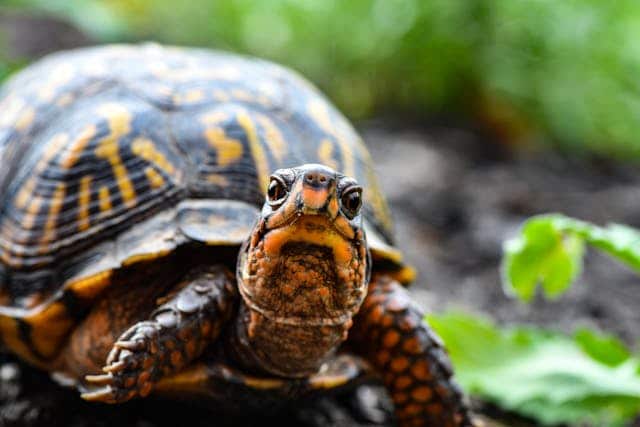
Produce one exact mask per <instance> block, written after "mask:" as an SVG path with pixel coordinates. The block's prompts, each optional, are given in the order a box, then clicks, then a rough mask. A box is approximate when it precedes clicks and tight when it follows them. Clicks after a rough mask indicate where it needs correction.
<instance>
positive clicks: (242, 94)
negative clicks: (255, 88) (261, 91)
mask: <svg viewBox="0 0 640 427" xmlns="http://www.w3.org/2000/svg"><path fill="white" fill-rule="evenodd" d="M231 95H232V96H233V97H234V98H235V99H237V100H238V101H247V102H251V101H253V96H252V95H251V94H250V93H249V92H247V91H246V90H243V89H233V90H232V91H231Z"/></svg>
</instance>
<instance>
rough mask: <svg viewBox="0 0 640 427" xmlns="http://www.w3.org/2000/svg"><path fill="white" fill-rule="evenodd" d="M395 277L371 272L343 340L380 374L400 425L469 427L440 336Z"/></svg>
mask: <svg viewBox="0 0 640 427" xmlns="http://www.w3.org/2000/svg"><path fill="white" fill-rule="evenodd" d="M423 318H424V315H423V313H422V312H421V311H420V310H419V309H418V308H417V307H416V306H415V305H414V304H412V303H411V299H410V296H409V294H408V292H407V291H406V289H404V288H403V287H402V286H401V285H400V284H399V283H398V282H396V281H394V280H392V279H390V278H389V277H388V276H385V275H374V276H373V278H372V280H371V283H370V284H369V294H368V296H367V298H366V299H365V301H364V303H363V305H362V308H361V310H360V313H359V314H358V315H357V316H356V318H355V319H354V326H353V328H352V330H351V334H350V337H349V340H350V341H349V344H352V347H353V348H354V349H355V350H356V352H358V353H360V355H361V356H362V357H364V358H365V359H367V360H368V361H369V362H370V363H371V364H372V365H373V366H375V367H376V368H377V370H378V371H379V372H381V373H383V375H382V379H383V381H384V383H385V385H386V387H387V389H388V390H389V392H390V393H391V397H392V399H393V402H394V404H395V408H396V417H397V419H398V422H399V424H400V425H401V426H403V427H404V426H407V427H408V426H416V427H417V426H438V427H463V426H464V427H467V426H473V425H474V421H472V419H471V415H470V411H469V409H468V407H467V406H466V404H465V402H464V399H463V396H462V392H461V391H460V389H459V387H458V385H457V384H456V383H455V381H454V380H453V378H452V375H453V372H452V369H451V364H450V361H449V357H448V355H447V353H446V351H445V349H444V347H443V344H442V341H441V340H440V338H439V337H438V336H436V335H435V334H434V332H433V331H432V330H431V328H430V327H429V326H428V325H427V323H426V322H425V321H424V320H423Z"/></svg>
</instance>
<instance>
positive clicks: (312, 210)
mask: <svg viewBox="0 0 640 427" xmlns="http://www.w3.org/2000/svg"><path fill="white" fill-rule="evenodd" d="M300 183H301V186H302V188H301V191H300V192H299V197H298V200H297V206H296V207H297V210H298V212H300V213H302V214H304V215H326V216H328V217H329V218H335V216H336V215H337V207H338V204H337V200H336V177H335V174H332V173H330V171H328V170H326V169H325V168H313V169H309V170H306V171H305V172H304V173H303V174H302V176H301V177H300ZM332 202H333V203H332ZM332 205H335V206H332Z"/></svg>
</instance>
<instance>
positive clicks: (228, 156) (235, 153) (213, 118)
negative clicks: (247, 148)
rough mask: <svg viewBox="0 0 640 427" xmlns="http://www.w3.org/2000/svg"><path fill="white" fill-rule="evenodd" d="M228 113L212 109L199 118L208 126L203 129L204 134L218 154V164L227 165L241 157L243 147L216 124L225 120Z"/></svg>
mask: <svg viewBox="0 0 640 427" xmlns="http://www.w3.org/2000/svg"><path fill="white" fill-rule="evenodd" d="M228 118H229V116H228V114H226V113H224V112H222V111H213V112H211V113H208V114H205V115H203V116H202V117H201V118H200V120H201V121H202V122H203V123H204V124H205V125H207V126H211V125H214V127H208V128H207V129H206V130H205V131H204V136H205V138H206V139H207V141H208V142H209V145H211V146H212V147H213V148H214V149H215V150H216V154H217V156H218V165H220V166H227V165H229V164H231V163H233V162H236V161H238V160H239V159H241V158H242V153H243V147H242V142H240V141H238V140H237V139H233V138H229V137H227V135H226V133H225V132H224V129H222V128H221V127H220V126H217V124H219V123H221V122H223V121H225V120H227V119H228Z"/></svg>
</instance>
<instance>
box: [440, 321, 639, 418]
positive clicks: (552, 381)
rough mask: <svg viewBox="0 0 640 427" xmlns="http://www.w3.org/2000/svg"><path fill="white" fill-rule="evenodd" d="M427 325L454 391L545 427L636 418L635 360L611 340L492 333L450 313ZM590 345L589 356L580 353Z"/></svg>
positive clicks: (520, 331)
mask: <svg viewBox="0 0 640 427" xmlns="http://www.w3.org/2000/svg"><path fill="white" fill-rule="evenodd" d="M428 320H429V322H430V323H431V325H432V326H433V327H434V329H435V330H436V332H437V333H438V334H439V335H440V336H441V337H442V338H443V339H444V341H445V342H446V345H447V348H448V350H449V353H450V355H451V358H452V361H453V364H454V366H455V371H456V376H457V378H458V381H460V383H461V384H462V386H463V387H464V388H465V389H466V390H467V391H468V392H469V393H471V394H474V395H476V396H478V397H480V398H483V399H485V400H487V401H491V402H493V403H495V404H497V405H499V406H500V407H502V408H505V409H507V410H510V411H515V412H518V413H520V414H522V415H525V416H528V417H532V418H535V419H536V420H538V421H539V422H540V423H542V424H545V425H553V424H560V423H567V424H579V423H587V424H588V425H593V426H618V425H622V424H624V423H625V422H627V421H629V420H630V419H631V418H632V417H633V416H634V415H636V414H637V413H638V412H640V376H639V375H638V374H637V370H638V367H639V366H640V360H638V359H637V358H635V357H631V356H630V355H629V353H628V352H626V349H624V351H622V352H621V348H620V343H619V342H617V341H614V340H610V339H609V338H604V337H599V336H597V335H596V334H595V333H593V332H589V333H588V335H587V333H586V332H580V333H579V334H578V335H580V336H581V338H578V339H573V338H571V337H568V336H564V335H561V334H559V333H555V332H551V331H547V330H541V329H534V328H532V327H512V328H507V329H500V328H498V327H497V326H496V325H494V324H493V323H491V322H490V321H488V320H486V319H484V318H478V317H472V316H469V315H464V314H457V313H449V314H445V315H434V316H429V317H428ZM585 337H586V338H585ZM585 342H586V344H585ZM595 343H597V345H598V347H599V348H598V352H597V354H596V355H594V354H593V353H594V352H593V351H584V349H585V346H586V347H588V348H591V350H593V349H592V344H595ZM607 354H609V355H611V356H606V355H607ZM613 361H615V363H612V362H613ZM603 362H606V363H603ZM612 364H614V365H615V366H612Z"/></svg>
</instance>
